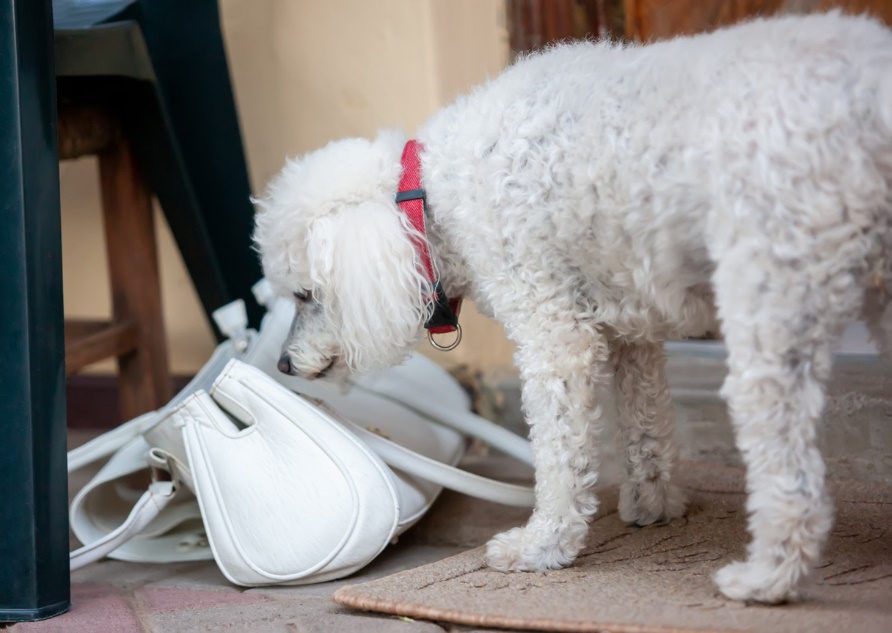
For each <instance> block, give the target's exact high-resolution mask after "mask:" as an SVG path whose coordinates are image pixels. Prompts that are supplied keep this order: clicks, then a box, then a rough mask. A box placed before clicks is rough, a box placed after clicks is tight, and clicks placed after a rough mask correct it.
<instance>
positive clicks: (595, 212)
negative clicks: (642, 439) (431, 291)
mask: <svg viewBox="0 0 892 633" xmlns="http://www.w3.org/2000/svg"><path fill="white" fill-rule="evenodd" d="M420 138H421V140H422V141H423V142H424V143H425V145H426V147H427V156H426V158H425V173H426V174H427V175H428V177H427V180H428V194H429V201H430V203H431V210H432V213H434V214H435V215H438V216H440V217H442V218H443V219H444V224H445V225H446V226H456V225H457V226H461V225H462V223H463V222H465V223H466V222H467V218H468V217H470V215H471V214H473V215H475V216H477V217H476V219H475V220H474V221H473V223H476V224H479V223H480V222H481V218H480V217H479V216H480V214H482V215H483V216H484V217H483V221H484V222H486V223H488V224H489V225H491V226H494V227H498V226H503V227H506V228H510V230H511V232H512V235H511V239H512V241H515V242H517V243H521V244H522V243H527V244H536V245H537V246H536V249H537V251H538V252H537V256H540V255H541V251H542V250H543V249H544V250H547V249H549V248H553V249H554V253H555V257H554V258H553V259H552V260H551V261H554V260H557V259H561V260H569V261H571V262H574V265H575V266H576V267H577V268H580V269H581V271H582V272H583V276H584V277H586V278H587V279H588V280H589V281H590V282H591V283H594V284H597V283H598V281H597V280H599V279H605V278H607V279H610V285H611V286H612V287H608V286H606V285H605V286H599V287H597V288H595V289H594V290H593V292H597V293H598V294H599V295H600V296H601V297H602V303H604V302H603V297H604V293H609V292H611V291H613V292H616V293H617V296H618V297H621V298H622V301H624V302H626V303H627V304H628V303H629V302H634V300H635V297H636V296H640V299H641V305H640V306H638V307H639V308H641V309H644V307H645V306H647V305H651V306H656V308H657V309H658V310H659V311H660V312H662V313H663V314H664V315H665V316H666V317H668V320H670V321H671V320H674V318H676V317H677V318H678V319H683V318H685V316H684V315H685V314H689V313H690V312H691V310H690V305H689V304H690V301H691V300H692V297H691V296H690V292H689V291H690V289H691V288H698V287H701V286H702V284H704V283H708V282H709V280H710V276H711V275H712V272H713V270H714V265H715V262H716V261H717V259H719V258H721V257H722V256H723V254H724V253H726V252H727V251H728V250H729V249H730V248H731V247H732V246H733V245H734V244H735V243H738V242H739V241H740V240H742V239H746V237H747V234H750V233H752V234H753V235H755V236H759V237H758V238H754V239H762V240H764V239H769V238H770V239H772V240H777V241H778V243H781V242H783V241H784V240H785V239H786V238H789V240H791V242H790V244H789V248H790V249H791V250H790V253H789V254H790V257H791V258H794V259H795V258H796V257H804V256H806V255H811V254H813V253H812V249H813V244H812V243H811V242H810V241H809V240H804V241H801V243H797V242H796V237H797V232H804V233H806V234H808V233H810V232H814V231H816V230H824V229H828V228H830V227H843V226H844V225H845V226H849V227H851V228H852V230H854V231H855V233H856V234H857V235H856V238H857V239H860V240H862V241H863V248H866V249H867V250H868V251H872V250H875V245H876V244H868V241H873V242H874V243H876V242H877V241H879V242H883V243H885V244H886V247H887V248H888V247H889V242H890V240H892V235H890V230H889V221H890V216H892V203H890V191H892V32H890V31H889V30H888V29H887V28H885V27H883V26H881V25H880V24H879V23H878V22H876V21H873V20H870V19H867V18H864V17H851V16H844V15H841V14H839V13H838V12H833V13H830V14H823V15H812V16H807V17H802V16H798V17H792V16H791V17H787V18H780V19H770V20H755V21H752V22H749V23H745V24H742V25H738V26H735V27H731V28H728V29H723V30H720V31H717V32H715V33H710V34H705V35H700V36H696V37H689V38H678V39H676V40H672V41H667V42H662V43H658V44H654V45H650V46H632V47H624V46H621V45H618V44H613V43H609V42H600V43H580V44H571V45H562V46H558V47H555V48H552V49H550V50H548V51H546V52H544V53H541V54H538V55H533V56H531V57H528V58H526V59H524V60H522V61H520V62H518V63H517V64H516V65H515V66H513V67H512V68H511V69H509V70H508V71H507V72H506V73H505V74H504V75H502V76H501V77H499V78H498V79H496V80H494V81H492V82H491V83H489V84H488V85H486V86H484V87H482V88H481V89H479V90H477V91H476V92H475V93H473V94H472V95H470V96H469V97H466V98H463V99H461V100H459V101H458V102H457V103H456V104H454V105H453V106H451V107H450V108H447V109H445V110H444V111H442V112H441V113H439V114H438V115H437V116H436V117H435V118H434V119H432V120H431V122H430V123H429V124H428V126H427V127H426V128H425V129H424V130H423V131H422V134H421V136H420ZM469 165H473V166H474V169H473V174H471V176H470V177H463V174H468V166H469ZM463 218H464V219H463ZM586 218H587V222H588V224H589V225H590V226H591V229H590V230H588V231H583V232H580V220H585V219H586ZM452 220H455V222H453V221H452ZM791 227H792V228H791ZM793 228H795V230H793ZM496 230H498V229H496ZM838 232H839V235H837V236H834V235H833V230H830V231H828V232H827V242H826V244H823V248H827V249H831V250H832V249H834V248H836V247H837V246H839V243H838V242H839V240H842V241H843V242H845V241H846V240H847V239H848V237H846V236H844V235H843V233H846V232H847V229H842V228H838ZM862 233H863V234H862ZM866 234H869V235H870V237H869V239H868V238H866V237H865V235H866ZM455 237H456V239H457V240H458V241H462V240H463V239H467V240H469V241H468V242H467V243H466V245H464V246H465V247H460V249H461V250H463V251H464V253H465V254H466V255H470V256H471V257H473V254H474V252H475V250H478V248H477V247H476V246H475V245H474V244H473V243H471V241H470V240H479V235H476V234H474V235H472V234H469V235H467V236H464V237H463V236H461V235H457V236H455ZM837 238H838V239H837ZM831 242H833V244H831ZM592 253H598V256H597V261H594V260H593V258H592V255H591V254H592ZM643 253H647V257H648V265H649V270H648V271H647V272H646V274H645V273H642V272H641V271H640V270H636V266H639V265H640V263H641V261H640V260H641V254H643ZM480 255H481V257H484V258H485V257H491V254H487V253H484V252H481V253H480ZM527 255H529V254H526V255H525V254H524V253H523V249H518V251H517V253H516V256H517V257H518V258H523V257H527ZM506 256H509V257H510V254H509V255H506ZM472 266H473V265H472ZM484 266H485V263H484V262H483V261H481V262H480V267H481V268H483V267H484ZM865 266H867V264H865ZM693 300H695V301H697V300H698V298H697V297H694V298H693ZM646 318H647V319H652V317H650V316H648V317H646ZM699 327H700V326H699V325H698V326H697V328H699ZM697 328H694V329H697ZM688 333H692V332H688Z"/></svg>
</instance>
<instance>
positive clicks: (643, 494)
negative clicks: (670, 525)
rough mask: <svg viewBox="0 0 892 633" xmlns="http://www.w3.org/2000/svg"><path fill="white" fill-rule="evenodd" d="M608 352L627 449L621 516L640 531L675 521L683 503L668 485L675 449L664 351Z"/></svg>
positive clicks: (644, 347) (654, 346)
mask: <svg viewBox="0 0 892 633" xmlns="http://www.w3.org/2000/svg"><path fill="white" fill-rule="evenodd" d="M611 348H612V349H613V362H614V365H615V367H616V377H615V391H616V408H617V413H618V414H619V421H618V427H619V435H620V438H621V442H622V446H624V447H625V470H626V479H625V481H624V482H623V484H622V486H621V487H620V495H619V516H620V518H621V519H622V520H623V521H627V522H629V523H634V524H636V525H640V526H644V525H649V524H651V523H656V522H658V521H665V520H668V519H673V518H675V517H679V516H681V515H682V514H684V510H685V498H684V494H683V493H682V491H681V489H680V488H678V487H677V486H676V485H675V484H673V483H672V482H671V481H670V480H671V475H672V468H673V466H674V462H675V460H676V457H677V455H678V448H677V446H676V444H675V437H674V426H673V424H672V406H671V403H670V398H669V383H668V381H667V380H666V371H665V365H666V355H665V353H664V352H663V346H662V344H660V343H623V342H621V341H615V342H614V341H611Z"/></svg>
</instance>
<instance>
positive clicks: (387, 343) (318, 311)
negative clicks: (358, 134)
mask: <svg viewBox="0 0 892 633" xmlns="http://www.w3.org/2000/svg"><path fill="white" fill-rule="evenodd" d="M404 145H405V138H404V137H403V136H402V135H401V134H398V133H393V132H382V133H380V134H379V135H378V137H377V138H376V139H375V140H374V141H368V140H364V139H346V140H342V141H336V142H333V143H331V144H329V145H328V146H326V147H324V148H322V149H320V150H317V151H315V152H312V153H310V154H308V155H306V156H304V157H303V158H302V159H299V160H290V161H288V163H287V164H286V165H285V167H284V169H283V170H282V171H281V172H280V173H279V174H278V175H277V176H276V177H275V178H274V179H273V180H272V181H271V182H270V184H269V187H268V189H267V192H266V195H265V196H264V197H263V198H262V199H260V200H257V201H256V203H257V207H258V212H257V216H256V226H255V231H254V242H255V245H256V247H257V249H258V250H259V252H260V255H261V261H262V264H263V271H264V274H265V275H266V276H267V278H268V279H269V280H270V281H271V282H272V283H273V285H274V286H275V287H277V288H278V289H279V290H280V291H283V292H287V293H289V294H290V295H291V296H293V297H294V301H295V302H296V303H297V310H296V313H295V318H294V323H293V324H292V327H291V333H290V335H289V337H288V340H287V341H286V342H285V345H284V348H283V352H282V359H281V360H280V363H279V368H280V369H281V370H282V371H286V372H287V373H292V374H295V375H300V376H304V377H308V378H313V377H319V376H322V375H327V376H333V375H337V374H341V375H343V374H345V373H347V370H353V371H359V370H364V369H369V368H372V367H383V366H387V365H392V364H395V363H398V362H401V361H402V360H404V359H405V357H406V356H407V355H408V354H409V352H410V351H411V350H412V348H413V347H414V345H415V344H416V343H417V342H418V340H419V338H420V335H421V332H422V328H423V324H424V322H425V321H426V319H427V317H428V315H429V314H430V311H431V305H430V288H429V282H428V281H427V280H426V278H425V277H424V275H423V274H421V272H420V267H419V256H418V253H417V252H416V248H415V246H414V244H413V241H412V231H413V230H412V228H411V226H410V225H409V224H408V221H407V220H406V218H405V216H404V215H403V214H402V213H401V212H400V210H399V209H398V207H397V205H396V202H395V201H394V196H395V195H396V191H397V186H398V184H399V179H400V172H401V167H400V156H401V154H402V150H403V146H404Z"/></svg>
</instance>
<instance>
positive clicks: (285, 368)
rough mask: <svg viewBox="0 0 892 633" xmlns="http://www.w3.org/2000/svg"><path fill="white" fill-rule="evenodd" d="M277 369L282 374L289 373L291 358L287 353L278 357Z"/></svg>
mask: <svg viewBox="0 0 892 633" xmlns="http://www.w3.org/2000/svg"><path fill="white" fill-rule="evenodd" d="M279 371H280V372H282V373H283V374H291V359H290V358H289V357H288V354H282V356H281V357H280V358H279Z"/></svg>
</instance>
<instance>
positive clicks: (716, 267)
mask: <svg viewBox="0 0 892 633" xmlns="http://www.w3.org/2000/svg"><path fill="white" fill-rule="evenodd" d="M417 138H418V139H419V140H420V141H421V142H422V143H423V144H424V148H425V149H424V152H423V154H422V157H421V160H422V170H423V184H424V187H425V189H426V190H427V214H428V216H427V217H428V224H427V229H428V232H427V239H428V241H429V244H430V247H431V251H432V253H433V258H434V261H435V264H436V267H437V269H438V271H439V273H440V276H441V279H442V280H443V283H444V286H445V289H446V291H447V294H448V295H449V296H460V295H462V296H465V297H469V298H472V299H473V300H474V301H475V303H476V305H477V306H478V307H479V308H480V309H482V310H483V311H484V312H485V313H488V314H489V315H490V316H492V317H493V318H494V319H496V320H497V321H499V322H500V323H501V324H502V325H503V326H504V327H505V331H506V332H507V334H508V336H509V337H510V338H511V339H512V340H513V341H514V342H515V343H516V344H517V355H516V362H517V365H518V368H519V370H520V373H521V377H522V380H523V402H524V409H525V413H526V416H527V418H528V421H529V423H530V427H531V431H530V437H531V439H532V443H533V449H534V453H535V465H536V495H537V498H536V508H535V511H534V513H533V515H532V517H531V519H530V520H529V522H528V524H527V525H526V526H524V527H521V528H516V529H514V530H511V531H509V532H506V533H504V534H500V535H498V536H496V537H495V538H494V539H493V540H492V541H491V542H490V543H489V545H488V548H487V559H488V562H489V564H490V565H491V566H492V567H494V568H496V569H500V570H506V571H507V570H544V569H550V568H557V567H561V566H563V565H567V564H568V563H570V562H571V561H572V560H573V559H574V557H575V556H576V555H577V553H578V552H579V550H580V548H581V547H582V546H583V542H584V540H585V537H586V531H587V528H588V521H589V518H590V517H591V516H592V514H593V513H594V512H595V510H596V508H597V499H596V496H595V494H594V492H593V485H594V484H595V482H596V480H597V477H598V446H597V440H598V438H599V434H600V429H601V427H602V423H603V422H604V417H605V415H607V414H608V413H609V412H608V411H607V409H606V408H605V406H603V402H605V400H604V399H602V398H601V397H600V396H599V391H600V390H602V389H604V388H611V389H614V393H615V395H616V402H617V407H616V410H617V412H618V418H619V419H618V426H619V428H620V431H621V433H620V435H621V438H622V440H623V441H624V449H623V450H624V451H625V460H624V461H625V470H626V474H627V477H626V480H625V483H624V484H623V485H622V488H621V499H620V516H621V517H622V518H623V519H624V520H626V521H629V522H633V523H637V524H639V525H646V524H651V523H655V522H659V521H665V520H668V519H671V518H673V517H677V516H679V515H681V514H682V513H683V511H684V500H683V497H682V494H681V493H680V491H679V489H678V488H676V487H675V486H674V485H673V484H672V482H671V479H672V474H671V473H672V467H673V462H674V459H675V456H676V447H675V445H674V442H673V429H672V426H671V419H670V418H671V415H670V402H669V391H668V387H667V383H666V376H665V373H664V355H663V350H662V342H663V341H664V340H665V339H666V338H667V337H683V336H691V335H700V334H703V333H704V332H706V331H708V330H710V329H713V328H714V327H716V328H717V327H718V325H717V323H719V322H720V327H721V332H722V333H723V335H724V340H725V343H726V345H727V348H728V352H729V361H728V364H729V370H730V371H729V376H728V379H727V381H726V382H725V385H724V387H723V389H722V394H723V395H724V397H725V398H726V399H727V401H728V404H729V406H730V410H731V413H732V417H733V421H734V426H735V431H736V436H737V442H738V446H739V448H740V451H741V453H742V455H743V458H744V460H745V462H746V465H747V485H748V491H749V501H748V506H747V507H748V510H749V517H750V518H749V527H750V531H751V533H752V542H751V544H750V546H749V550H748V557H747V560H746V561H745V562H739V563H735V564H732V565H730V566H728V567H725V568H724V569H722V570H720V571H719V572H718V573H717V574H716V577H715V580H716V582H717V583H718V586H719V587H720V589H721V590H722V592H723V593H724V594H725V595H727V596H729V597H731V598H737V599H742V600H758V601H764V602H779V601H783V600H786V599H788V598H791V597H793V596H794V595H795V592H796V590H797V587H798V586H799V585H800V581H801V580H802V579H803V578H804V577H805V576H806V575H807V573H808V571H809V569H810V568H811V566H812V565H813V564H814V563H815V561H816V560H817V559H818V557H819V555H820V552H821V546H822V544H823V543H824V541H825V539H826V537H827V534H828V532H829V530H830V528H831V524H832V507H831V501H830V499H829V498H828V493H827V490H826V488H825V484H824V464H823V462H822V459H821V455H820V454H819V452H818V450H817V448H816V445H815V433H816V425H817V423H818V421H819V418H820V416H821V413H822V409H823V406H824V383H825V381H826V380H827V379H828V376H829V373H830V368H831V355H830V352H829V349H830V345H831V343H832V342H833V341H834V340H835V338H836V337H838V335H839V334H840V333H841V331H842V329H843V328H844V326H846V325H847V324H848V323H849V322H851V321H852V320H854V319H856V318H858V316H859V314H862V313H863V314H864V316H865V317H866V319H867V321H868V324H869V325H870V326H871V328H872V331H873V333H874V335H875V336H876V338H877V343H878V344H879V345H880V347H881V348H883V349H884V350H886V351H889V350H890V349H892V302H887V301H886V291H887V289H888V285H889V282H890V279H892V276H890V275H892V259H890V257H892V33H890V31H889V30H887V29H886V28H884V27H882V26H881V25H880V24H878V23H877V22H875V21H872V20H869V19H867V18H863V17H846V16H843V15H840V14H838V13H831V14H827V15H813V16H808V17H784V18H778V19H771V20H757V21H753V22H749V23H746V24H742V25H739V26H735V27H732V28H728V29H724V30H720V31H717V32H715V33H712V34H707V35H699V36H696V37H681V38H678V39H675V40H672V41H668V42H663V43H657V44H653V45H649V46H621V45H618V44H612V43H608V42H600V43H579V44H572V45H562V46H557V47H555V48H552V49H550V50H548V51H547V52H545V53H542V54H538V55H533V56H531V57H528V58H525V59H523V60H521V61H519V62H518V63H516V64H515V65H513V66H512V67H511V68H509V69H508V70H507V71H506V72H505V73H504V74H502V75H501V76H500V77H498V78H496V79H494V80H492V81H490V82H489V83H487V84H485V85H483V86H482V87H480V88H478V89H477V90H475V91H474V92H473V93H472V94H470V95H469V96H466V97H464V98H461V99H459V100H458V101H457V102H456V103H455V104H453V105H451V106H449V107H447V108H445V109H443V110H441V111H440V112H438V113H437V114H436V115H435V116H434V117H433V118H432V119H431V120H430V121H429V122H428V123H427V124H426V125H425V126H424V127H423V128H422V129H421V130H420V132H419V134H418V137H417ZM404 141H405V139H404V138H403V137H402V136H400V135H399V134H395V133H382V134H380V135H379V137H378V138H377V139H376V140H374V141H365V140H359V139H350V140H344V141H340V142H336V143H332V144H331V145H329V146H328V147H326V148H324V149H322V150H319V151H316V152H314V153H312V154H309V155H308V156H306V157H304V158H303V159H301V160H298V161H289V162H288V164H287V165H286V167H285V168H284V170H283V171H282V173H281V174H280V175H279V176H278V177H276V178H275V179H274V180H273V182H272V183H271V184H270V186H269V191H268V193H267V195H266V196H265V197H264V199H263V200H261V201H259V203H258V205H259V213H258V216H257V228H256V233H255V239H256V243H257V245H258V248H259V249H260V251H261V253H262V259H263V267H264V271H265V273H266V275H267V276H268V277H269V278H270V279H271V280H272V281H273V282H274V283H276V284H278V285H279V286H280V287H282V288H285V289H287V290H288V291H298V292H303V291H311V292H312V293H313V294H312V299H311V300H301V299H298V307H299V309H298V314H297V317H296V319H295V323H294V327H293V329H292V332H291V336H290V339H289V341H287V344H286V346H285V353H286V361H289V362H290V365H291V368H292V371H293V372H295V373H300V374H303V375H308V376H313V375H315V374H317V373H319V372H320V371H322V370H324V369H326V368H327V367H328V366H329V365H330V364H331V363H332V362H334V369H335V370H337V369H339V368H343V369H341V371H346V369H347V368H350V369H354V370H361V369H365V368H368V367H372V366H378V365H386V364H391V363H396V362H399V361H400V360H401V359H403V358H404V357H405V356H406V355H407V354H408V353H409V352H410V351H411V350H412V349H413V348H414V347H415V345H416V343H417V342H418V341H419V338H420V336H421V334H422V332H423V330H422V324H423V322H424V321H425V317H426V315H427V314H428V312H429V310H430V298H429V288H428V286H427V282H426V281H425V279H424V277H423V275H421V274H420V272H419V270H420V268H419V261H418V256H417V254H416V252H415V249H414V248H413V246H412V242H411V239H410V237H409V227H408V225H407V223H406V221H405V219H404V218H403V217H402V215H401V214H400V212H399V211H398V209H397V207H396V205H395V203H394V195H395V193H396V189H397V183H398V180H399V176H400V170H401V167H400V153H401V151H402V149H403V144H404ZM716 308H717V313H716ZM717 317H718V319H717Z"/></svg>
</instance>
